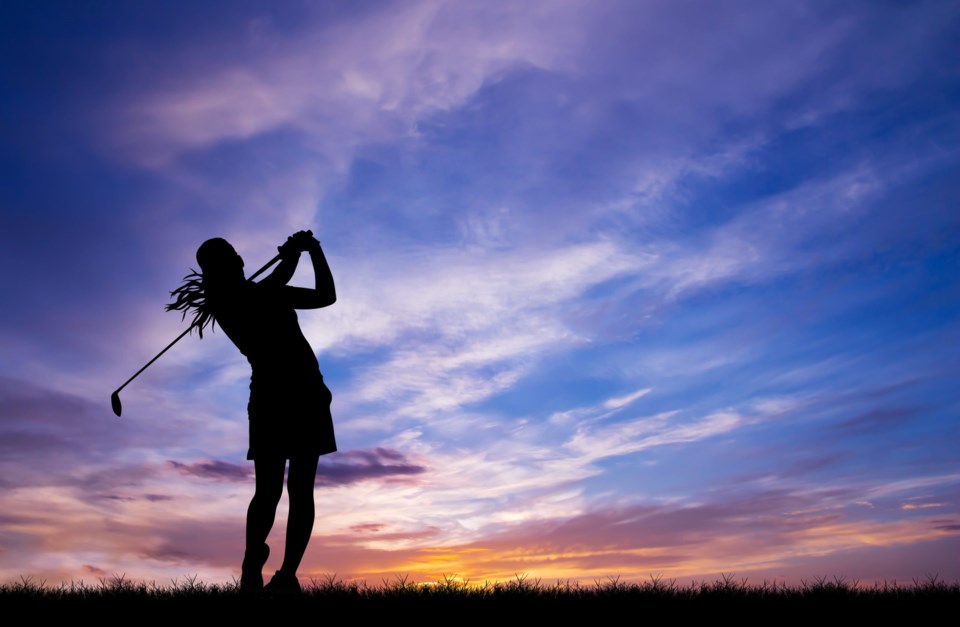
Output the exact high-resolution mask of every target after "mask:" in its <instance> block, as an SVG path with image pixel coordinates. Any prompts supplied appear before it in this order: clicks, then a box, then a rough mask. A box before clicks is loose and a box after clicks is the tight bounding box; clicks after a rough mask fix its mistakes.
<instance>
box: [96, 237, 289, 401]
mask: <svg viewBox="0 0 960 627" xmlns="http://www.w3.org/2000/svg"><path fill="white" fill-rule="evenodd" d="M281 256H282V255H277V256H276V257H274V258H273V259H271V260H270V261H268V262H267V263H266V265H264V266H263V267H262V268H260V269H259V270H257V271H256V272H254V273H253V274H251V275H250V278H249V279H247V280H248V281H252V280H254V279H255V278H257V277H258V276H260V275H261V274H263V273H264V272H266V271H267V268H269V267H270V266H272V265H273V264H275V263H277V262H278V261H280V257H281ZM193 327H194V325H193V324H191V325H190V326H189V327H187V329H186V331H184V332H183V333H181V334H180V335H178V336H177V339H175V340H174V341H172V342H170V343H169V344H167V346H166V348H164V349H163V350H162V351H160V352H159V353H157V356H156V357H154V358H153V359H151V360H150V361H148V362H147V363H146V365H144V367H143V368H141V369H140V370H137V371H136V372H135V373H134V375H133V376H132V377H130V378H129V379H127V380H126V381H124V382H123V385H121V386H120V387H118V388H117V389H116V391H114V393H113V394H114V396H115V395H117V394H119V393H120V390H122V389H123V388H125V387H127V384H128V383H130V382H131V381H133V380H134V379H136V378H137V377H138V376H139V375H140V373H141V372H143V371H144V370H146V369H147V368H148V367H149V366H150V364H152V363H153V362H155V361H157V360H158V359H160V356H161V355H163V354H164V353H165V352H167V351H168V350H170V347H171V346H173V345H174V344H176V343H177V342H179V341H180V340H182V339H183V336H185V335H186V334H187V333H190V331H191V330H193Z"/></svg>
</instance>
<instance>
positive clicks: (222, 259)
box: [167, 231, 337, 594]
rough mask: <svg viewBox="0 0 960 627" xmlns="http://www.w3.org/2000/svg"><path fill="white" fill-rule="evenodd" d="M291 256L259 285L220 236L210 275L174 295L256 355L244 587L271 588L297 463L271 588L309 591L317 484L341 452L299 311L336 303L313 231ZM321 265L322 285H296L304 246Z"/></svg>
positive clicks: (317, 268)
mask: <svg viewBox="0 0 960 627" xmlns="http://www.w3.org/2000/svg"><path fill="white" fill-rule="evenodd" d="M279 250H280V254H281V261H280V263H279V265H278V266H277V267H276V269H275V270H274V271H273V272H272V273H271V274H270V275H269V276H268V277H267V278H265V279H263V280H262V281H260V282H259V283H252V282H249V281H247V280H246V279H245V278H244V275H243V259H241V258H240V255H238V254H237V253H236V251H235V250H234V249H233V247H232V246H231V245H230V244H229V243H228V242H227V241H226V240H223V239H220V238H216V239H210V240H207V241H206V242H204V243H203V244H202V245H201V246H200V248H199V249H198V250H197V262H198V263H199V264H200V269H201V272H202V274H196V273H194V274H192V275H190V276H188V277H186V282H185V283H184V285H182V286H181V287H180V288H178V289H177V290H175V291H174V292H172V293H171V295H173V296H176V298H177V300H176V301H175V302H174V303H171V304H170V305H168V306H167V309H168V310H170V309H177V310H181V311H183V312H184V314H186V312H187V311H188V310H194V311H195V316H194V323H195V324H197V325H198V327H199V329H200V331H201V334H202V329H203V327H204V326H205V325H206V324H207V323H208V322H210V321H211V319H212V320H213V321H215V322H216V323H219V325H220V327H221V328H222V329H223V330H224V332H225V333H226V334H227V337H229V338H230V339H231V340H232V341H233V343H234V344H235V345H236V346H237V348H239V349H240V352H241V353H243V354H244V355H246V357H247V359H248V360H249V361H250V366H251V369H252V370H253V374H252V376H251V378H250V403H249V404H248V406H247V409H248V412H249V418H250V449H249V451H248V452H247V459H252V460H253V463H254V469H255V472H256V492H255V493H254V495H253V500H251V501H250V507H249V509H248V510H247V538H246V541H247V546H246V553H245V555H244V558H243V565H242V575H241V578H240V589H241V591H242V592H245V593H255V592H258V591H259V590H261V589H263V588H264V585H263V575H262V570H263V566H264V564H265V563H266V561H267V557H268V556H269V554H270V548H269V547H268V546H267V544H266V539H267V535H268V534H269V533H270V529H271V527H273V521H274V517H275V516H276V511H277V504H278V503H279V502H280V496H281V495H282V494H283V473H284V468H285V466H286V460H288V459H289V460H290V471H289V473H288V476H287V493H288V494H289V497H290V510H289V516H288V519H287V539H286V545H285V548H284V554H283V564H282V565H281V566H280V570H278V571H277V572H276V574H275V575H274V576H273V578H272V579H271V580H270V583H268V584H267V586H266V590H268V591H270V592H273V593H278V594H284V593H298V592H300V584H299V583H298V582H297V576H296V572H297V568H298V567H299V566H300V560H301V559H302V558H303V553H304V551H305V550H306V548H307V543H308V542H309V541H310V534H311V533H312V531H313V521H314V503H313V486H314V480H315V479H316V474H317V461H318V458H319V456H320V455H325V454H327V453H332V452H334V451H336V450H337V444H336V441H335V440H334V435H333V419H332V418H331V416H330V401H331V399H332V395H331V394H330V390H329V389H327V386H326V385H324V383H323V376H322V375H321V374H320V367H319V365H318V364H317V358H316V356H315V355H314V353H313V349H311V348H310V344H309V343H307V340H306V338H304V336H303V333H302V332H301V331H300V325H299V324H298V322H297V314H296V312H295V311H294V310H295V309H316V308H318V307H326V306H328V305H332V304H333V303H334V302H336V300H337V297H336V292H335V290H334V285H333V276H332V275H331V274H330V268H329V266H328V265H327V260H326V258H325V257H324V255H323V250H322V249H321V248H320V242H318V241H317V240H316V239H314V237H313V235H312V234H311V233H310V232H309V231H300V232H298V233H295V234H294V235H292V236H291V237H289V238H288V239H287V242H286V243H285V244H283V245H282V246H280V247H279ZM304 251H306V252H309V253H310V259H311V261H312V262H313V272H314V277H315V287H314V289H307V288H300V287H291V286H288V285H287V282H288V281H289V280H290V279H291V278H292V277H293V273H294V270H296V267H297V262H298V261H299V259H300V253H301V252H304Z"/></svg>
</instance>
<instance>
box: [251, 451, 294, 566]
mask: <svg viewBox="0 0 960 627" xmlns="http://www.w3.org/2000/svg"><path fill="white" fill-rule="evenodd" d="M253 463H254V469H255V472H256V481H257V487H256V491H255V492H254V493H253V499H251V501H250V507H249V508H247V551H251V550H259V549H260V547H262V546H263V544H264V543H266V541H267V535H269V534H270V529H272V528H273V520H274V518H275V517H276V515H277V504H278V503H279V502H280V497H281V496H283V469H284V466H285V465H286V460H285V459H258V460H255V461H254V462H253Z"/></svg>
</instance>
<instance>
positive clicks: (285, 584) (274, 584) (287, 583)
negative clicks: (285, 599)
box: [263, 570, 301, 597]
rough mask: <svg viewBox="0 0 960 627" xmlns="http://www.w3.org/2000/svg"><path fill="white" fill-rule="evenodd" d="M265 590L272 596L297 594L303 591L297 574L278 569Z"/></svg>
mask: <svg viewBox="0 0 960 627" xmlns="http://www.w3.org/2000/svg"><path fill="white" fill-rule="evenodd" d="M263 591H264V592H265V593H267V594H269V595H271V596H278V597H279V596H296V595H298V594H300V593H301V590H300V582H299V581H297V576H296V575H295V574H293V573H285V572H282V571H279V570H278V571H277V572H276V574H275V575H274V576H273V579H271V580H270V583H268V584H267V585H265V586H264V587H263Z"/></svg>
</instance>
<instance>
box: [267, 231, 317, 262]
mask: <svg viewBox="0 0 960 627" xmlns="http://www.w3.org/2000/svg"><path fill="white" fill-rule="evenodd" d="M318 246H320V242H318V241H317V239H316V238H315V237H314V236H313V232H312V231H297V232H296V233H294V234H293V235H291V236H290V237H288V238H287V241H286V242H285V243H284V244H283V245H281V246H278V247H277V250H279V251H280V254H282V255H284V256H287V255H299V254H300V253H301V252H303V251H305V250H311V249H313V248H315V247H318Z"/></svg>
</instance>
